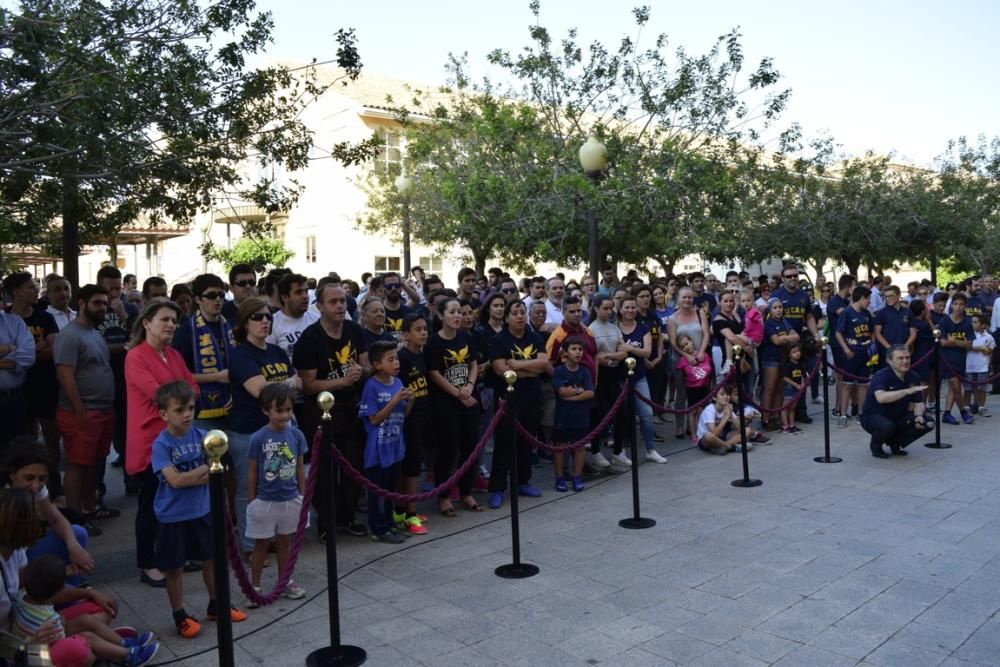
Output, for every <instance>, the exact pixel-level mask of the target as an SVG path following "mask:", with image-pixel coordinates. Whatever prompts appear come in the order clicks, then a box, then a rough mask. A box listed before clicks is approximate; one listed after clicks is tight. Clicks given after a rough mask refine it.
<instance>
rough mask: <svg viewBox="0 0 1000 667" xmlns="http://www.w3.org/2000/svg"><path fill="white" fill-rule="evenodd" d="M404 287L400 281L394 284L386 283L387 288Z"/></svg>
mask: <svg viewBox="0 0 1000 667" xmlns="http://www.w3.org/2000/svg"><path fill="white" fill-rule="evenodd" d="M402 287H403V286H402V285H400V284H399V283H395V284H392V285H390V284H389V283H386V285H385V288H386V289H391V290H397V289H400V288H402Z"/></svg>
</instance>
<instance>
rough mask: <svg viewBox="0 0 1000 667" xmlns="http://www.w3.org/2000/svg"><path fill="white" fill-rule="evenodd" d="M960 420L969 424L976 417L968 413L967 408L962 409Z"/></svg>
mask: <svg viewBox="0 0 1000 667" xmlns="http://www.w3.org/2000/svg"><path fill="white" fill-rule="evenodd" d="M962 421H964V422H965V423H966V424H971V423H973V422H974V421H976V418H975V417H973V416H972V415H971V414H969V411H968V410H963V411H962Z"/></svg>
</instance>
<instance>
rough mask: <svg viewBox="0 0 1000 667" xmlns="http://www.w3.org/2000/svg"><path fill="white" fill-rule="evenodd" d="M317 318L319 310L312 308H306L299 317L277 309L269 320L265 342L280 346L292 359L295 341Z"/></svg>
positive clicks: (297, 340)
mask: <svg viewBox="0 0 1000 667" xmlns="http://www.w3.org/2000/svg"><path fill="white" fill-rule="evenodd" d="M318 319H319V312H317V311H316V310H315V309H314V308H310V309H309V310H307V311H306V312H305V313H304V314H303V315H302V316H301V317H289V316H288V315H286V314H285V312H284V311H283V310H279V311H277V312H276V313H275V314H274V319H273V320H272V321H271V333H270V334H269V335H268V337H267V342H268V343H270V344H271V345H277V346H278V347H280V348H281V349H282V351H283V352H284V353H285V354H286V355H287V356H288V358H289V359H290V360H291V359H294V358H295V345H296V343H298V342H299V339H300V338H301V337H302V333H303V332H304V331H305V330H306V327H308V326H310V325H311V324H313V323H314V322H316V320H318ZM293 368H294V366H293Z"/></svg>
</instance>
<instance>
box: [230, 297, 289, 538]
mask: <svg viewBox="0 0 1000 667" xmlns="http://www.w3.org/2000/svg"><path fill="white" fill-rule="evenodd" d="M272 318H273V316H272V315H271V309H270V307H269V306H268V303H267V300H266V299H262V298H261V297H258V296H255V297H250V298H249V299H247V300H246V301H244V302H243V303H242V304H240V308H239V310H238V311H237V320H236V326H235V327H234V328H233V334H234V336H235V337H236V341H237V346H236V349H235V350H234V351H233V354H232V358H231V359H230V360H229V387H230V391H232V395H233V407H232V409H230V411H229V454H230V456H231V457H232V459H233V468H234V472H235V477H236V502H235V507H234V508H233V511H234V513H235V516H236V522H237V525H238V527H239V535H240V536H241V539H242V540H243V551H244V553H249V552H251V551H253V546H254V545H253V542H252V541H250V540H248V539H247V538H246V531H245V530H244V529H245V527H246V526H245V524H246V513H247V451H248V450H249V449H250V438H251V436H252V435H253V434H254V433H255V432H257V430H259V429H260V428H261V427H263V426H264V425H266V424H267V415H265V414H264V411H263V410H261V409H260V402H259V400H258V398H259V397H260V390H261V389H263V388H264V385H266V384H268V383H269V382H284V383H286V384H287V385H288V386H290V387H291V388H292V389H294V390H295V391H296V392H300V391H302V381H301V379H300V378H299V377H298V376H297V375H296V374H295V369H294V368H292V363H291V361H289V359H288V355H287V354H285V351H284V350H282V349H281V348H280V347H278V346H277V345H273V344H271V343H268V342H267V337H268V335H269V334H270V333H271V321H272Z"/></svg>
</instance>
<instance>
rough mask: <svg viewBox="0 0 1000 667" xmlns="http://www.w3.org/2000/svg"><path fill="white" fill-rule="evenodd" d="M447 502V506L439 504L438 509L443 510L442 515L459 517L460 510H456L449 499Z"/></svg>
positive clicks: (451, 517) (450, 517) (452, 517)
mask: <svg viewBox="0 0 1000 667" xmlns="http://www.w3.org/2000/svg"><path fill="white" fill-rule="evenodd" d="M445 502H447V503H448V505H447V506H445V505H443V504H440V503H439V504H438V511H439V512H441V515H442V516H444V517H447V518H449V519H455V518H458V512H456V511H455V507H454V506H453V505H452V504H451V502H449V501H445Z"/></svg>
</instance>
